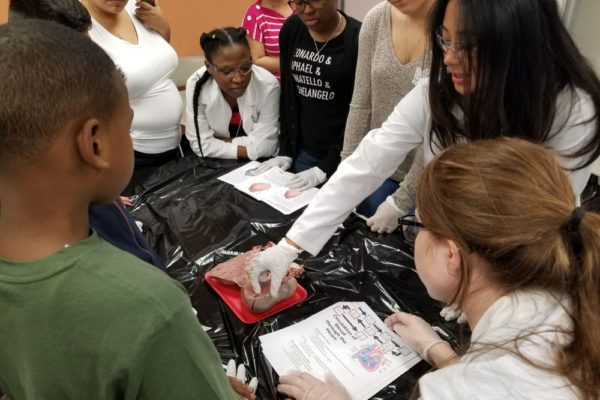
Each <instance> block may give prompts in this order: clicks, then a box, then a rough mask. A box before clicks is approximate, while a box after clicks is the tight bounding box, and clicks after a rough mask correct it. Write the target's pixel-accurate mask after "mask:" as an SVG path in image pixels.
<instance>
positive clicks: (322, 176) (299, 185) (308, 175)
mask: <svg viewBox="0 0 600 400" xmlns="http://www.w3.org/2000/svg"><path fill="white" fill-rule="evenodd" d="M326 179H327V174H326V173H325V172H323V171H321V169H320V168H319V167H312V168H310V169H307V170H306V171H302V172H298V173H297V174H296V175H294V177H293V178H292V179H290V181H289V182H288V185H287V187H288V188H290V189H300V190H308V189H310V188H314V187H315V186H319V185H320V184H321V183H323V182H325V180H326Z"/></svg>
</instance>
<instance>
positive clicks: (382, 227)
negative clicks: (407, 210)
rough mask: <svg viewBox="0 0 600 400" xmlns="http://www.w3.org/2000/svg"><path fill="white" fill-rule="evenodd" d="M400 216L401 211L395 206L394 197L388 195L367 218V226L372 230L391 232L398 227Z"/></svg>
mask: <svg viewBox="0 0 600 400" xmlns="http://www.w3.org/2000/svg"><path fill="white" fill-rule="evenodd" d="M400 217H402V211H400V209H399V208H398V207H397V206H396V204H395V203H394V199H393V198H392V197H390V196H388V198H387V199H385V201H384V202H382V203H381V204H380V205H379V207H377V211H375V214H373V216H372V217H371V218H369V219H368V220H367V226H370V227H371V230H372V231H373V232H377V233H392V232H394V231H395V230H396V228H398V219H400Z"/></svg>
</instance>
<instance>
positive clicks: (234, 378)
mask: <svg viewBox="0 0 600 400" xmlns="http://www.w3.org/2000/svg"><path fill="white" fill-rule="evenodd" d="M225 375H227V378H228V379H229V384H230V385H231V387H232V388H233V390H234V391H235V392H236V393H237V394H239V395H240V396H241V397H242V398H243V399H255V398H256V396H255V395H254V392H256V388H257V387H258V379H257V378H256V377H252V379H250V383H249V384H247V385H246V367H245V366H244V364H240V365H239V366H237V368H236V364H235V360H229V363H228V364H227V370H226V371H225Z"/></svg>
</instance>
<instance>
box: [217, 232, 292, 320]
mask: <svg viewBox="0 0 600 400" xmlns="http://www.w3.org/2000/svg"><path fill="white" fill-rule="evenodd" d="M271 246H273V243H269V244H267V245H266V246H254V247H253V248H252V250H250V251H247V252H245V253H243V254H240V255H239V256H236V257H234V258H232V259H231V260H228V261H225V262H224V263H221V264H219V265H217V266H216V267H214V268H213V269H211V270H210V271H208V276H210V277H212V278H214V279H216V280H217V281H219V283H221V284H224V285H237V286H239V287H240V291H241V295H242V297H243V298H244V300H245V301H246V304H247V305H248V307H249V308H250V309H251V310H252V311H253V312H255V313H263V312H265V311H268V310H269V309H271V308H272V307H273V306H274V305H275V304H277V303H279V302H280V301H282V300H285V299H287V298H288V297H290V296H291V295H292V294H294V292H295V291H296V286H297V285H298V282H297V281H296V278H297V277H299V276H300V275H302V273H303V272H304V267H303V266H301V265H298V264H296V263H291V264H290V269H289V270H288V273H287V275H286V276H285V277H284V278H283V281H282V282H281V287H280V288H279V292H278V293H277V296H275V297H272V296H271V294H270V293H269V288H270V287H271V277H270V273H268V275H267V280H266V281H265V282H261V284H260V286H261V292H260V293H255V292H254V289H252V285H251V284H250V278H249V277H248V272H246V267H248V265H250V262H251V261H252V259H253V258H254V257H255V256H256V255H257V254H258V253H259V252H261V251H263V250H265V249H267V248H269V247H271Z"/></svg>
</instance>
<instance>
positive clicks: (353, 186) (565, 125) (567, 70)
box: [248, 0, 600, 293]
mask: <svg viewBox="0 0 600 400" xmlns="http://www.w3.org/2000/svg"><path fill="white" fill-rule="evenodd" d="M429 32H430V40H431V42H432V43H436V44H437V45H436V46H434V47H433V50H432V51H433V53H432V65H431V77H430V79H429V81H425V80H422V81H421V83H420V84H418V85H417V86H416V87H415V88H414V89H413V90H412V91H411V92H409V93H408V94H407V95H406V97H404V98H403V99H402V100H401V101H400V103H398V105H397V106H396V108H395V109H394V111H393V113H392V114H391V115H390V116H389V118H388V120H387V121H386V122H385V123H384V124H383V125H382V127H381V128H379V129H375V130H373V131H371V132H370V133H369V134H368V135H367V136H366V137H365V138H364V139H363V140H362V142H361V144H360V146H359V147H358V148H357V150H356V151H355V152H354V153H353V154H352V155H351V156H350V157H348V158H347V159H346V160H345V161H344V162H343V163H342V164H341V165H340V167H339V168H338V171H337V172H336V174H335V175H334V176H333V177H331V179H330V180H329V182H328V183H327V185H325V186H324V187H323V188H322V189H321V190H320V191H319V194H318V195H317V196H316V197H315V198H314V199H313V201H312V202H311V204H310V205H309V206H308V208H307V209H306V210H305V211H304V213H303V214H302V216H300V218H299V219H298V220H297V221H296V223H295V224H294V225H293V226H292V228H291V229H290V231H289V232H288V233H287V235H286V237H285V238H284V239H283V240H282V241H281V242H280V243H279V245H277V246H274V247H272V248H270V249H268V250H267V251H265V252H263V253H262V254H260V255H259V256H258V257H256V258H255V259H254V260H253V263H252V264H251V265H250V266H249V270H248V271H249V274H250V277H251V280H252V282H253V284H255V285H256V287H258V286H259V285H258V276H259V275H260V274H261V273H263V272H264V271H267V270H270V271H271V272H272V274H273V277H274V279H272V284H271V289H272V290H274V292H275V293H276V291H275V289H278V286H279V285H278V284H279V280H278V279H279V277H280V276H283V274H285V271H287V267H288V266H289V264H290V262H291V261H293V260H294V259H295V258H296V257H297V255H298V253H299V252H300V251H301V249H303V250H306V251H308V252H309V253H311V254H313V255H316V254H317V253H318V252H319V251H320V250H321V248H322V247H323V245H324V244H325V242H326V241H327V240H328V239H329V238H330V237H331V235H332V234H333V233H334V232H335V230H336V229H337V227H338V225H339V224H340V223H341V222H342V221H343V220H344V219H345V218H346V217H347V215H348V214H349V213H350V211H351V210H352V209H353V208H354V206H356V205H357V204H358V203H360V201H362V199H364V198H365V197H366V196H367V195H368V194H369V193H371V192H372V191H373V190H375V189H376V188H377V187H378V186H379V185H381V183H382V182H383V180H384V179H385V178H387V177H389V176H390V175H391V174H392V173H393V172H394V171H395V169H396V168H397V167H398V164H399V163H400V162H402V160H403V159H404V157H405V156H406V154H407V153H408V152H409V151H410V150H411V149H413V148H415V147H418V146H423V151H424V156H425V163H427V162H429V161H430V160H431V159H432V158H433V156H434V154H436V153H439V152H440V151H441V150H442V149H444V148H447V147H450V146H452V145H454V144H457V143H460V142H468V141H472V140H478V139H492V138H496V137H499V136H516V137H521V138H525V139H528V140H530V141H533V142H536V143H543V144H544V145H545V146H547V147H551V148H553V149H554V150H555V151H556V154H557V157H558V159H559V162H560V164H561V165H562V167H563V168H565V170H566V171H567V172H568V174H569V178H570V180H571V185H572V188H573V191H574V193H575V195H576V198H577V200H578V201H579V196H580V194H581V192H582V191H583V189H584V187H585V185H586V183H587V181H588V178H589V176H590V174H591V164H592V162H593V161H594V160H595V158H596V157H598V154H600V127H599V125H598V121H597V119H598V111H599V110H600V81H599V80H598V78H597V77H596V75H595V74H594V72H593V71H592V69H591V67H590V66H589V64H588V63H587V62H586V60H585V59H584V58H583V56H582V55H581V54H580V53H579V51H578V49H577V47H576V46H575V44H574V43H573V40H572V39H571V37H570V36H569V34H568V32H567V31H566V29H565V27H564V26H563V25H562V22H561V19H560V17H559V13H558V8H557V5H556V2H555V0H503V1H487V0H440V1H438V2H437V3H436V5H435V7H434V9H433V15H432V19H431V23H430V29H429ZM523 173H527V171H523ZM515 207H517V208H518V207H519V205H518V204H515Z"/></svg>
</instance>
